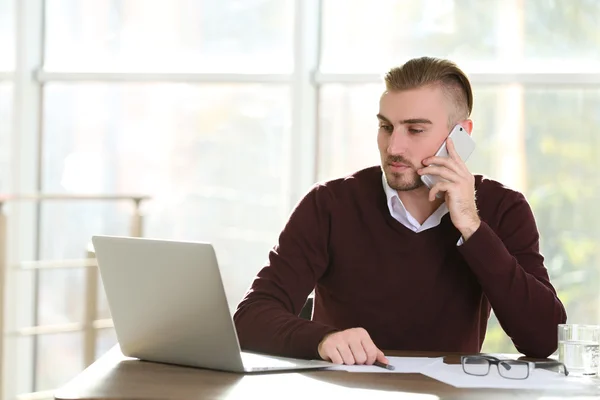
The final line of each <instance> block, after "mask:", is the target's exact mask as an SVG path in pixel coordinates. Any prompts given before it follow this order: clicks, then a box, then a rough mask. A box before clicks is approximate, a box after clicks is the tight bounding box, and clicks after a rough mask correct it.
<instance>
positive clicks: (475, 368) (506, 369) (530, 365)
mask: <svg viewBox="0 0 600 400" xmlns="http://www.w3.org/2000/svg"><path fill="white" fill-rule="evenodd" d="M460 361H461V364H462V368H463V371H465V373H467V374H469V375H475V376H485V375H487V374H489V372H490V366H491V365H496V367H497V368H498V373H499V374H500V376H502V377H503V378H508V379H527V378H528V377H529V373H530V371H531V370H533V369H534V368H554V367H562V370H563V372H564V374H565V376H567V375H569V371H568V370H567V367H566V366H565V365H564V364H563V363H561V362H559V361H554V360H544V361H536V362H529V361H521V360H500V359H499V358H496V357H492V356H484V355H477V356H462V357H461V360H460Z"/></svg>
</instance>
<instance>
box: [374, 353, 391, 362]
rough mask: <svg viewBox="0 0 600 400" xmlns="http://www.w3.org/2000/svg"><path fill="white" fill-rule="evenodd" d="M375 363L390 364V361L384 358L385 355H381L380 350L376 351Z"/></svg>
mask: <svg viewBox="0 0 600 400" xmlns="http://www.w3.org/2000/svg"><path fill="white" fill-rule="evenodd" d="M377 361H379V362H382V363H384V364H389V363H390V361H389V360H388V359H387V357H386V356H385V354H383V351H381V350H377Z"/></svg>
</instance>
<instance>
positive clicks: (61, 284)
mask: <svg viewBox="0 0 600 400" xmlns="http://www.w3.org/2000/svg"><path fill="white" fill-rule="evenodd" d="M66 221H67V220H65V222H66ZM63 225H64V224H63ZM79 258H83V256H80V257H79ZM48 259H49V258H46V257H42V260H48ZM84 273H85V271H84V269H83V268H70V269H57V270H47V271H40V272H39V274H40V275H39V286H38V288H39V289H38V290H39V291H38V313H39V314H38V325H53V324H65V323H69V322H81V321H83V318H84V314H83V313H84V307H85V301H86V299H85V286H84V285H85V276H84Z"/></svg>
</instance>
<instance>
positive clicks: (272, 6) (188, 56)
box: [45, 0, 294, 72]
mask: <svg viewBox="0 0 600 400" xmlns="http://www.w3.org/2000/svg"><path fill="white" fill-rule="evenodd" d="M46 11H47V17H46V65H45V66H46V68H47V69H49V70H62V71H65V70H66V71H74V70H92V71H98V70H100V71H104V70H125V71H130V70H131V71H135V70H138V71H169V72H173V71H192V72H201V71H215V72H228V71H235V72H253V71H260V72H269V71H277V72H285V71H290V70H291V68H292V49H293V46H292V33H293V26H294V24H293V21H292V18H293V1H292V0H245V1H243V2H242V1H236V0H169V1H147V0H117V1H80V0H53V1H51V2H48V4H47V6H46Z"/></svg>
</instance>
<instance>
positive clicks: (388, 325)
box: [234, 167, 566, 358]
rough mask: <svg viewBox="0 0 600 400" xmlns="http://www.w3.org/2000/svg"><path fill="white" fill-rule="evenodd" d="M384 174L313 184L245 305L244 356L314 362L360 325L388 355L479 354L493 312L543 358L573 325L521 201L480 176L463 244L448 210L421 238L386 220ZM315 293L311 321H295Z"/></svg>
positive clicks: (526, 349) (518, 341) (516, 339)
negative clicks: (474, 222) (473, 219)
mask: <svg viewBox="0 0 600 400" xmlns="http://www.w3.org/2000/svg"><path fill="white" fill-rule="evenodd" d="M381 174H382V172H381V169H380V167H372V168H368V169H365V170H362V171H359V172H357V173H355V174H354V175H351V176H349V177H346V178H343V179H337V180H333V181H329V182H326V183H322V184H318V185H316V186H315V187H314V188H313V189H312V190H311V191H310V192H309V193H308V194H307V195H306V196H305V197H304V198H303V199H302V200H301V201H300V202H299V204H298V205H297V206H296V208H295V209H294V211H293V212H292V214H291V216H290V219H289V221H288V223H287V224H286V226H285V228H284V229H283V231H282V232H281V235H280V237H279V243H278V244H277V245H276V246H275V247H274V248H273V250H272V251H271V252H270V254H269V261H268V264H267V265H266V266H265V267H264V268H263V269H262V270H261V271H260V272H259V273H258V275H257V277H256V279H255V280H254V282H253V284H252V287H251V288H250V290H249V291H248V293H247V294H246V296H245V297H244V299H243V300H242V302H241V303H240V304H239V306H238V309H237V311H236V313H235V316H234V320H235V324H236V328H237V332H238V335H239V340H240V344H241V346H242V348H244V349H247V350H252V351H258V352H264V353H271V354H278V355H283V356H291V357H300V358H318V351H317V347H318V344H319V342H320V341H321V339H322V338H323V336H324V335H325V334H327V333H329V332H332V331H335V330H344V329H348V328H353V327H362V328H365V329H366V330H367V332H368V333H369V334H370V335H371V338H372V339H373V341H374V342H375V345H376V346H378V347H379V348H380V349H383V350H428V351H438V352H443V351H456V352H465V353H476V352H479V351H480V350H481V345H482V343H483V340H484V337H485V332H486V327H487V320H488V317H489V314H490V307H492V308H493V309H494V312H495V314H496V316H497V317H498V320H499V321H500V324H501V325H502V328H503V329H504V331H505V332H506V333H507V334H508V335H509V336H510V338H511V339H512V341H513V343H514V344H515V346H516V348H517V349H518V350H519V351H521V352H522V353H524V354H525V355H527V356H530V357H546V356H548V355H550V354H552V353H553V352H554V351H555V350H556V348H557V324H560V323H564V322H565V321H566V313H565V309H564V307H563V305H562V304H561V302H560V300H559V299H558V298H557V296H556V292H555V290H554V288H553V287H552V285H551V284H550V281H549V278H548V273H547V271H546V268H545V267H544V263H543V261H544V259H543V257H542V255H540V253H539V234H538V231H537V227H536V224H535V220H534V217H533V214H532V212H531V209H530V207H529V204H528V203H527V201H526V200H525V198H524V196H523V195H522V194H520V193H518V192H516V191H513V190H510V189H508V188H506V187H504V186H502V185H501V184H500V183H498V182H495V181H493V180H489V179H485V178H483V177H482V176H479V175H478V176H476V177H475V188H476V190H477V207H478V209H479V216H480V218H481V221H482V222H481V226H480V227H479V229H478V230H477V231H476V232H475V233H474V234H473V235H472V236H471V237H470V238H469V240H467V241H466V242H465V243H464V244H462V245H461V246H457V245H456V243H457V241H458V239H459V238H460V232H459V231H458V230H457V229H456V228H455V227H454V225H453V224H452V221H451V220H450V214H446V215H445V216H444V217H443V218H442V221H441V223H440V225H439V226H437V227H435V228H431V229H429V230H426V231H423V232H420V233H415V232H413V231H411V230H410V229H408V228H406V227H405V226H404V225H402V224H401V223H400V222H398V221H396V220H395V219H394V218H393V217H392V216H391V215H390V212H389V209H388V206H387V203H386V201H387V200H386V196H385V192H384V190H383V187H382V182H381ZM313 289H315V305H314V311H313V320H312V321H308V320H304V319H301V318H299V317H298V314H299V313H300V311H301V309H302V307H303V305H304V303H305V301H306V298H307V296H308V295H309V294H310V292H311V291H312V290H313Z"/></svg>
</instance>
